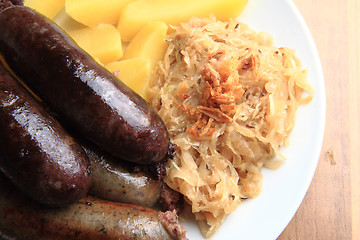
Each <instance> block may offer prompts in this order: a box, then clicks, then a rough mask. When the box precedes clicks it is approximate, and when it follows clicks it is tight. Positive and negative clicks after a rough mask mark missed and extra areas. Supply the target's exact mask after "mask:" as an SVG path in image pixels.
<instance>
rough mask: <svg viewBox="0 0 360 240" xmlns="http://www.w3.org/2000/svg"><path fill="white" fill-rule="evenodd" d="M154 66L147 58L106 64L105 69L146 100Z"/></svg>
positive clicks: (135, 58)
mask: <svg viewBox="0 0 360 240" xmlns="http://www.w3.org/2000/svg"><path fill="white" fill-rule="evenodd" d="M153 66H154V64H152V61H151V60H150V59H149V58H142V57H134V58H130V59H126V60H121V61H115V62H111V63H109V64H107V65H106V66H105V68H106V69H107V70H109V71H110V72H112V73H113V74H114V75H115V76H116V77H117V78H118V79H119V80H120V81H122V82H123V83H125V84H126V86H128V87H129V88H131V89H132V90H134V91H135V92H136V93H137V94H139V95H140V96H141V97H143V98H144V99H146V93H147V87H148V83H149V79H150V76H151V74H152V72H153V69H154V67H153Z"/></svg>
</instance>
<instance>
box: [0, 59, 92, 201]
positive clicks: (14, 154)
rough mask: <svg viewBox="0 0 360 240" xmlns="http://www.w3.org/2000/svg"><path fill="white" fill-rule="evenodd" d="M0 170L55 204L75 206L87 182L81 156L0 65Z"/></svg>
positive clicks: (37, 196)
mask: <svg viewBox="0 0 360 240" xmlns="http://www.w3.org/2000/svg"><path fill="white" fill-rule="evenodd" d="M0 171H2V172H4V173H5V175H7V176H8V177H9V178H10V179H11V180H12V181H13V182H14V183H15V184H16V185H17V186H18V187H19V188H21V189H22V190H23V191H24V192H26V193H27V194H28V195H29V196H30V197H32V198H33V199H36V200H37V201H39V202H41V203H44V204H48V205H54V206H59V205H65V204H69V203H72V202H76V201H77V200H78V199H80V198H81V197H83V196H84V195H85V194H86V193H87V191H88V188H89V186H90V184H91V178H90V175H89V173H90V165H89V162H88V158H87V156H86V154H85V152H84V151H83V150H82V148H81V147H80V146H79V145H78V144H77V143H75V141H74V140H73V138H72V137H70V136H69V135H68V134H67V132H65V130H64V129H63V128H62V127H61V126H60V124H59V123H58V122H57V121H56V120H54V119H53V118H52V117H51V116H49V114H48V113H47V112H46V111H45V110H44V108H43V106H41V105H39V103H38V102H37V101H36V100H35V99H33V97H32V96H31V95H30V94H29V93H28V92H27V91H26V90H25V88H23V87H22V86H21V85H20V84H19V83H18V82H17V81H16V79H14V77H13V76H12V75H10V73H9V72H8V71H7V70H5V68H4V67H3V66H2V64H1V63H0Z"/></svg>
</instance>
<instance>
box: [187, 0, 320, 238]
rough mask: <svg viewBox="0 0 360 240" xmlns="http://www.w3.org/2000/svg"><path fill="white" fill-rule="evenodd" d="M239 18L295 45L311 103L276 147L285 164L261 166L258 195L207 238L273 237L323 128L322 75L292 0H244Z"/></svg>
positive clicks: (301, 192)
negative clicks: (283, 143) (287, 137)
mask: <svg viewBox="0 0 360 240" xmlns="http://www.w3.org/2000/svg"><path fill="white" fill-rule="evenodd" d="M239 20H240V21H241V22H244V23H246V24H248V25H249V27H250V28H252V29H254V30H256V31H264V32H268V33H270V34H272V35H273V36H274V41H275V42H274V44H275V46H278V47H280V46H286V47H289V48H292V49H295V50H296V55H297V56H298V57H299V58H300V60H301V62H302V64H303V67H304V68H305V69H308V80H309V82H310V83H311V85H312V86H313V87H314V89H315V95H314V99H313V100H312V102H310V103H309V104H307V105H305V106H300V107H299V109H298V112H297V119H296V124H295V127H294V129H293V132H292V133H291V136H290V146H288V147H286V148H282V149H281V153H282V154H283V155H284V156H285V157H286V158H287V160H286V161H285V163H284V164H283V165H282V166H281V167H280V168H279V169H277V170H268V169H265V168H263V169H262V173H263V175H264V179H263V190H262V192H261V194H260V196H258V197H257V198H255V199H250V200H246V201H244V202H243V203H242V204H241V205H240V206H239V207H238V209H237V210H236V211H235V212H234V213H232V214H231V215H230V216H228V217H227V218H226V219H225V221H224V223H223V225H222V226H221V227H220V229H219V230H218V232H217V233H215V234H214V236H213V238H212V240H228V239H246V240H252V239H255V240H257V239H259V240H266V239H271V240H273V239H276V238H277V237H278V236H279V235H280V233H281V232H282V231H283V230H284V229H285V227H286V226H287V224H288V223H289V222H290V220H291V218H292V217H293V216H294V214H295V212H296V210H297V209H298V207H299V206H300V204H301V202H302V200H303V198H304V196H305V193H306V191H307V189H308V188H309V185H310V183H311V180H312V177H313V175H314V172H315V169H316V166H317V162H318V159H319V156H320V151H321V146H322V140H323V135H324V127H325V86H324V78H323V73H322V69H321V63H320V59H319V55H318V52H317V50H316V46H315V44H314V41H313V39H312V37H311V34H310V31H309V29H308V28H307V26H306V23H305V21H304V19H303V18H302V16H301V15H300V13H299V11H298V10H297V8H296V6H295V5H294V3H293V2H292V1H291V0H272V1H269V0H249V3H248V5H247V6H246V8H245V10H244V12H243V13H242V14H241V16H240V17H239ZM182 224H183V225H184V226H185V228H187V230H188V234H187V237H188V238H189V239H190V240H199V239H204V237H203V236H202V235H201V233H200V230H199V228H198V226H197V224H196V223H195V222H189V221H187V222H182Z"/></svg>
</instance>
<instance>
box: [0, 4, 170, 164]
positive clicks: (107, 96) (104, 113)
mask: <svg viewBox="0 0 360 240" xmlns="http://www.w3.org/2000/svg"><path fill="white" fill-rule="evenodd" d="M0 53H1V54H2V55H3V56H4V58H5V60H6V62H7V64H8V65H9V66H10V68H11V69H12V70H13V71H14V72H15V73H16V74H17V75H19V76H20V78H22V79H23V80H24V82H25V83H26V84H27V85H29V87H30V88H31V89H32V90H33V91H34V92H35V93H36V94H37V95H39V96H40V98H42V99H43V100H44V101H45V102H46V103H47V104H48V105H49V106H50V107H51V108H52V110H54V111H55V112H57V113H58V114H59V115H60V117H62V118H64V120H65V122H68V123H69V125H71V126H73V128H74V129H76V130H77V131H78V132H79V133H80V134H81V135H83V136H84V137H85V138H87V139H88V140H90V141H91V142H93V143H95V144H96V145H98V146H100V147H101V148H102V149H104V150H106V151H108V152H109V153H111V154H112V155H114V156H116V157H118V158H121V159H124V160H128V161H132V162H135V163H138V164H152V163H157V162H160V161H161V160H163V159H164V158H165V157H166V156H167V153H168V150H169V135H168V132H167V129H166V127H165V124H164V123H163V121H162V120H161V118H160V117H159V115H158V114H157V113H156V111H155V110H154V109H153V108H152V107H151V106H150V105H149V104H148V103H147V102H146V101H145V100H144V99H142V98H141V97H140V96H139V95H138V94H136V93H135V92H134V91H132V90H131V89H130V88H128V87H127V86H126V85H125V84H123V83H122V82H120V81H118V80H117V79H116V77H115V76H114V75H113V74H112V73H110V72H109V71H107V70H106V69H105V68H103V67H102V66H100V65H99V64H98V63H96V62H95V61H94V60H93V59H92V58H91V57H90V56H89V55H88V54H86V53H85V52H84V51H83V50H81V49H80V48H79V47H78V46H77V45H76V44H75V43H74V42H73V41H72V40H71V39H70V38H69V37H68V36H67V35H66V34H65V33H64V32H63V31H62V30H61V29H60V28H59V27H58V26H56V24H55V23H53V22H52V21H51V20H49V19H47V18H46V17H44V16H42V15H40V14H38V13H37V12H35V11H33V10H31V9H30V8H27V7H24V6H11V7H8V8H5V9H4V10H3V11H2V12H1V13H0Z"/></svg>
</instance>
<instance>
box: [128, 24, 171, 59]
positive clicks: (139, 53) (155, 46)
mask: <svg viewBox="0 0 360 240" xmlns="http://www.w3.org/2000/svg"><path fill="white" fill-rule="evenodd" d="M167 30H168V26H167V25H166V24H165V23H164V22H160V21H156V22H150V23H148V24H146V25H145V26H144V27H142V28H141V30H140V31H139V32H138V33H137V34H136V35H135V37H134V38H133V39H132V40H131V42H130V43H129V45H128V47H127V48H126V50H125V52H124V56H123V59H129V58H135V57H142V58H149V59H151V60H152V63H153V64H155V63H156V62H157V61H158V60H160V59H163V58H164V55H165V52H166V49H167V46H168V44H167V43H166V42H165V37H166V33H167Z"/></svg>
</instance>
